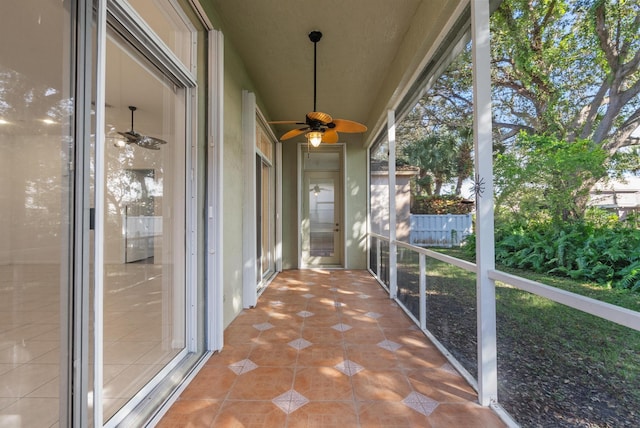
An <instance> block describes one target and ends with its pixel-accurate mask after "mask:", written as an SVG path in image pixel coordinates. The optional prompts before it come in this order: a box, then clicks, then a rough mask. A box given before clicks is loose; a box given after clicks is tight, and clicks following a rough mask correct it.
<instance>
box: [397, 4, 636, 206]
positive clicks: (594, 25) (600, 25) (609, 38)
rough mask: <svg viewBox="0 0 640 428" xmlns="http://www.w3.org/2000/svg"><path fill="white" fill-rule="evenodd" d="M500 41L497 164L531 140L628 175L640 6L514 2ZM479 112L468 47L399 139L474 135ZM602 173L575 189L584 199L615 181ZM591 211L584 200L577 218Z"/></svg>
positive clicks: (495, 25) (495, 38) (499, 24)
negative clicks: (602, 182) (576, 149)
mask: <svg viewBox="0 0 640 428" xmlns="http://www.w3.org/2000/svg"><path fill="white" fill-rule="evenodd" d="M491 32H492V33H491V37H492V38H491V44H492V58H491V63H492V102H493V111H494V115H493V125H494V137H495V138H494V149H495V151H496V154H502V153H509V151H510V150H514V151H518V150H520V149H521V148H522V147H518V143H517V139H516V136H518V135H522V134H521V133H522V132H524V133H526V134H529V135H544V136H546V138H551V139H553V140H554V141H557V142H566V143H568V144H573V143H577V144H578V145H582V144H583V143H584V141H586V140H589V141H591V143H590V144H591V145H590V147H592V148H601V149H602V150H604V152H605V153H606V158H605V161H606V162H610V163H609V164H610V165H611V166H612V167H614V166H615V167H616V168H618V171H619V170H620V168H623V167H624V165H623V164H622V163H620V162H615V161H614V155H615V154H616V153H617V152H618V151H619V150H620V149H621V148H624V147H627V146H630V145H635V144H638V140H637V139H633V138H630V135H631V133H632V132H633V131H634V130H635V129H636V128H638V127H640V37H639V34H640V3H639V2H638V1H637V0H636V1H628V0H626V1H625V0H577V1H573V2H571V1H567V0H504V1H503V2H502V3H501V5H500V6H499V7H498V9H497V10H496V11H495V12H494V13H493V15H492V17H491ZM472 108H473V100H472V94H471V53H470V47H469V46H468V47H467V49H466V50H464V51H463V52H462V53H461V54H459V55H458V56H457V57H456V59H455V60H454V62H453V63H452V64H451V65H450V66H449V67H448V68H447V70H446V71H445V72H444V74H443V75H442V76H440V77H439V78H438V79H436V80H435V81H434V82H433V84H432V86H431V87H430V88H429V90H428V91H427V93H426V95H425V96H424V97H423V98H422V99H421V100H420V102H419V103H418V105H417V106H416V108H415V109H414V111H413V112H411V113H410V114H409V115H408V116H407V119H406V120H405V122H404V123H403V125H402V126H399V135H406V136H407V138H408V139H411V138H415V139H416V140H418V139H424V138H425V137H426V136H428V135H431V134H436V135H437V134H440V133H442V132H449V133H451V132H454V133H455V132H460V131H461V130H464V129H469V130H470V129H471V123H470V121H471V117H472ZM418 128H420V130H419V131H416V129H418ZM443 150H447V148H443ZM636 163H637V158H636ZM627 166H628V165H627ZM594 172H595V171H594ZM601 172H602V175H601V176H598V175H597V174H592V175H590V176H589V178H588V179H586V178H585V179H584V180H582V181H580V182H575V183H574V184H575V186H577V189H576V192H577V193H578V194H580V195H584V194H585V193H587V194H588V190H589V189H590V188H591V187H592V186H593V184H594V183H595V182H596V181H597V180H599V179H602V178H604V177H606V176H607V175H608V173H609V172H610V171H608V170H607V169H603V170H601ZM496 188H497V189H498V191H500V190H501V189H504V188H505V187H501V186H496ZM553 188H554V187H551V188H549V189H547V190H548V191H550V190H552V189H553ZM504 200H506V198H498V201H504ZM584 203H586V199H584V198H581V199H580V204H581V206H580V207H577V208H576V210H575V212H576V213H579V212H582V211H583V208H584Z"/></svg>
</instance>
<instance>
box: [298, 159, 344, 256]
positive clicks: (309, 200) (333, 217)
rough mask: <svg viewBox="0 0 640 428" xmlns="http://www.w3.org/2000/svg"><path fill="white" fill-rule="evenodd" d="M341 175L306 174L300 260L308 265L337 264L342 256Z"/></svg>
mask: <svg viewBox="0 0 640 428" xmlns="http://www.w3.org/2000/svg"><path fill="white" fill-rule="evenodd" d="M340 190H341V189H340V174H339V173H338V172H329V171H323V172H322V171H308V172H306V173H305V198H304V209H305V212H304V215H305V219H306V222H305V224H306V225H307V227H306V228H305V229H303V233H304V239H303V257H304V261H305V262H306V264H307V265H339V264H340V263H341V260H342V254H341V246H342V244H341V242H342V238H341V236H342V235H341V233H342V232H341V230H342V229H341V224H340Z"/></svg>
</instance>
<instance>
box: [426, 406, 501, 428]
mask: <svg viewBox="0 0 640 428" xmlns="http://www.w3.org/2000/svg"><path fill="white" fill-rule="evenodd" d="M429 422H430V423H431V426H433V427H434V428H449V427H470V428H471V427H473V428H497V427H503V426H504V423H503V422H502V420H500V418H499V417H498V416H497V415H496V414H495V413H494V412H493V411H492V410H491V409H488V408H486V407H482V406H480V405H478V404H469V403H461V404H450V403H445V404H440V405H439V406H438V407H437V408H436V409H435V410H434V411H433V413H432V414H431V415H430V416H429Z"/></svg>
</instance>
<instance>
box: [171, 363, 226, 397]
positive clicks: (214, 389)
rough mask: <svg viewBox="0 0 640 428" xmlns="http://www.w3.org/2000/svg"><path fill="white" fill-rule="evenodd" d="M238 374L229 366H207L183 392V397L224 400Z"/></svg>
mask: <svg viewBox="0 0 640 428" xmlns="http://www.w3.org/2000/svg"><path fill="white" fill-rule="evenodd" d="M237 377H238V376H237V375H236V374H235V373H234V372H233V371H231V370H230V369H229V368H228V367H223V366H205V367H203V368H202V369H201V370H200V372H198V375H197V376H196V377H195V379H193V380H192V381H191V383H190V384H189V385H187V387H186V388H185V390H184V391H183V392H182V395H181V396H180V397H181V398H185V399H192V400H197V399H208V400H223V399H224V398H226V396H227V394H228V393H229V390H230V389H231V387H232V386H233V384H234V382H235V381H236V378H237Z"/></svg>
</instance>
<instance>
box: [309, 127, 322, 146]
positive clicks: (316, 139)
mask: <svg viewBox="0 0 640 428" xmlns="http://www.w3.org/2000/svg"><path fill="white" fill-rule="evenodd" d="M305 136H306V137H307V140H308V141H309V144H311V145H312V146H313V147H318V146H319V145H320V143H322V132H320V131H311V132H307V134H306V135H305Z"/></svg>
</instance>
